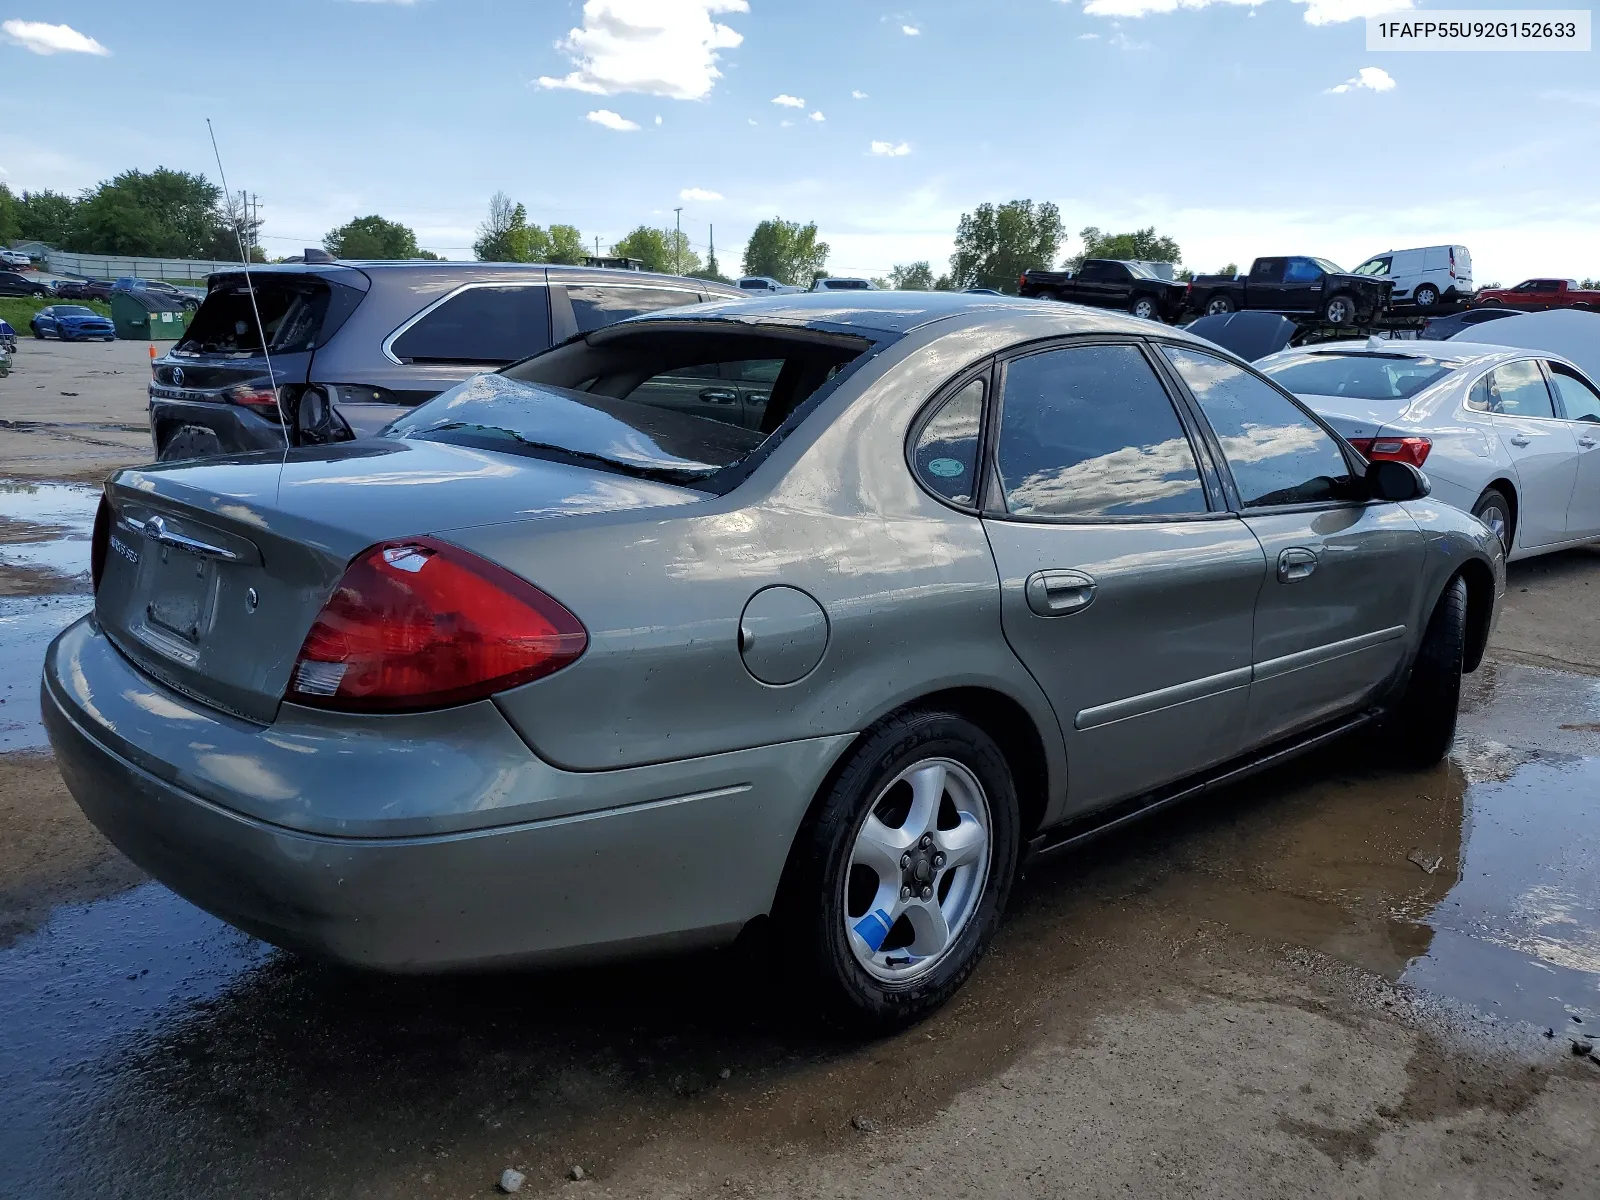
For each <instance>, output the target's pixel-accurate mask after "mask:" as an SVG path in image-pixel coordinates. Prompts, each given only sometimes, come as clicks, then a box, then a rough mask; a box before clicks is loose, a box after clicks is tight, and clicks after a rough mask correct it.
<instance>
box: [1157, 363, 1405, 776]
mask: <svg viewBox="0 0 1600 1200" xmlns="http://www.w3.org/2000/svg"><path fill="white" fill-rule="evenodd" d="M1163 350H1164V351H1165V353H1166V356H1167V358H1168V359H1169V360H1170V361H1171V363H1172V365H1173V367H1174V368H1175V369H1176V370H1177V372H1178V374H1179V376H1181V377H1182V379H1183V381H1184V383H1185V384H1187V385H1188V388H1189V391H1190V392H1191V393H1192V394H1193V396H1194V398H1195V400H1196V401H1197V402H1198V404H1199V406H1200V409H1201V411H1202V412H1204V414H1205V416H1206V420H1207V422H1208V423H1209V424H1210V426H1211V429H1212V431H1213V432H1214V434H1215V436H1216V439H1217V443H1218V446H1219V448H1220V450H1221V453H1222V457H1223V458H1224V460H1225V461H1226V462H1227V465H1228V468H1229V471H1230V474H1231V476H1232V480H1233V484H1234V488H1235V490H1236V492H1237V503H1238V505H1239V510H1240V511H1241V512H1242V513H1243V515H1244V522H1245V524H1246V525H1247V526H1249V528H1250V531H1251V532H1252V533H1253V534H1255V536H1256V538H1257V539H1258V540H1259V542H1260V543H1261V549H1262V551H1263V553H1264V556H1265V559H1266V581H1265V582H1264V583H1263V584H1262V586H1261V596H1260V599H1259V600H1258V601H1257V603H1256V618H1255V637H1254V650H1253V654H1252V658H1253V663H1252V683H1251V687H1250V714H1249V717H1248V719H1247V721H1246V723H1245V734H1244V737H1245V743H1246V746H1247V747H1249V746H1260V745H1264V744H1266V743H1268V742H1273V741H1276V740H1277V739H1279V738H1281V737H1284V736H1286V735H1288V734H1290V733H1293V732H1295V731H1296V730H1298V729H1303V728H1305V727H1307V726H1311V725H1315V724H1317V723H1318V722H1320V721H1323V720H1327V719H1329V718H1331V717H1335V716H1338V715H1340V714H1341V713H1344V712H1347V711H1350V710H1352V709H1355V708H1358V707H1360V706H1361V704H1362V703H1364V702H1365V701H1366V700H1367V699H1369V698H1370V697H1371V695H1372V694H1373V693H1374V692H1375V691H1376V690H1377V689H1378V687H1379V686H1380V685H1381V684H1383V683H1384V682H1385V681H1386V680H1387V679H1388V678H1390V677H1391V676H1392V674H1393V673H1394V672H1395V671H1396V670H1397V669H1398V668H1399V667H1400V665H1401V663H1402V661H1403V659H1404V657H1405V654H1406V650H1407V647H1408V646H1410V645H1411V644H1412V642H1413V641H1414V640H1415V638H1416V636H1417V635H1418V629H1419V623H1420V622H1421V621H1422V620H1425V619H1426V618H1427V615H1428V614H1426V613H1421V614H1419V613H1418V611H1417V582H1418V580H1419V579H1420V578H1421V575H1422V562H1423V558H1424V556H1425V554H1426V546H1425V542H1424V539H1423V535H1422V531H1421V529H1420V528H1419V527H1418V526H1417V523H1416V522H1415V521H1413V520H1412V519H1411V516H1410V514H1409V513H1407V512H1406V511H1405V509H1404V508H1403V507H1402V506H1400V505H1399V504H1387V503H1374V502H1370V501H1367V500H1366V499H1364V497H1363V494H1362V493H1363V491H1364V489H1363V488H1362V487H1361V484H1360V482H1359V481H1358V480H1357V479H1356V478H1355V471H1354V470H1353V469H1352V466H1351V463H1350V462H1349V461H1347V460H1346V458H1345V455H1344V451H1343V450H1341V449H1340V447H1339V443H1338V442H1337V441H1336V440H1335V438H1334V437H1333V435H1332V434H1330V433H1329V432H1328V431H1327V430H1326V429H1325V428H1324V427H1323V426H1322V425H1321V424H1319V423H1318V422H1317V421H1316V420H1314V419H1313V418H1312V417H1311V416H1310V415H1309V414H1308V413H1307V412H1305V411H1304V410H1303V409H1302V408H1301V407H1300V406H1299V405H1298V404H1296V403H1295V402H1294V401H1293V400H1291V399H1290V398H1289V397H1288V396H1287V395H1285V394H1284V393H1283V392H1280V391H1278V389H1277V388H1275V387H1273V386H1272V385H1271V384H1269V383H1267V382H1266V380H1264V379H1262V378H1261V377H1259V376H1257V375H1255V374H1253V373H1252V372H1250V371H1248V370H1246V369H1245V368H1244V367H1242V366H1239V365H1238V364H1236V363H1232V362H1229V361H1228V360H1227V359H1224V358H1221V357H1219V356H1217V355H1214V354H1208V353H1205V352H1203V351H1200V350H1194V349H1190V348H1189V347H1187V346H1184V347H1179V346H1165V347H1163Z"/></svg>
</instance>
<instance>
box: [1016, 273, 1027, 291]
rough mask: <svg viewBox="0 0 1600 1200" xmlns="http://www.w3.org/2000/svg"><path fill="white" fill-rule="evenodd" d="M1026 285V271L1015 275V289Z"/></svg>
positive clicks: (1018, 289) (1020, 288)
mask: <svg viewBox="0 0 1600 1200" xmlns="http://www.w3.org/2000/svg"><path fill="white" fill-rule="evenodd" d="M1027 286H1028V276H1027V273H1026V272H1024V273H1023V274H1021V275H1018V276H1017V291H1019V292H1020V291H1021V290H1022V289H1023V288H1025V287H1027Z"/></svg>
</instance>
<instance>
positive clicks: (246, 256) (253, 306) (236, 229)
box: [206, 117, 289, 450]
mask: <svg viewBox="0 0 1600 1200" xmlns="http://www.w3.org/2000/svg"><path fill="white" fill-rule="evenodd" d="M206 132H207V133H209V134H210V135H211V153H212V154H213V155H215V156H216V159H217V175H218V177H219V178H221V180H222V194H223V195H224V196H230V195H232V194H233V193H231V192H229V191H228V173H227V172H226V171H224V170H223V169H222V151H220V150H218V149H217V131H216V130H215V129H213V128H211V118H210V117H207V118H206ZM229 215H230V216H231V215H232V214H229ZM233 233H234V236H235V237H236V238H238V240H239V261H240V262H241V263H243V264H244V287H245V291H246V292H248V293H249V294H250V311H251V312H252V313H254V314H255V318H256V332H257V333H258V334H260V335H261V357H262V358H264V359H266V360H267V382H268V383H270V384H271V385H272V403H273V406H274V407H275V408H277V410H278V426H279V428H281V429H282V430H283V448H284V449H285V450H287V449H288V448H289V422H288V419H287V418H286V417H285V416H284V415H283V393H282V392H281V391H280V390H279V389H278V377H277V375H275V374H274V373H273V371H272V355H271V353H270V352H269V351H268V350H267V327H266V326H265V325H263V324H262V323H261V306H260V305H259V304H257V303H256V285H255V281H254V280H252V279H251V278H250V251H249V250H248V249H247V248H246V247H245V244H244V226H243V225H241V224H239V223H238V222H234V223H233Z"/></svg>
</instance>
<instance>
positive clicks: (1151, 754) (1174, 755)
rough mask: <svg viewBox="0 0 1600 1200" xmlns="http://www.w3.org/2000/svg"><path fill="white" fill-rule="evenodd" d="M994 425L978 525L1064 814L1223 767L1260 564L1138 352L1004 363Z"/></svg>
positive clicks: (1236, 713) (1206, 462)
mask: <svg viewBox="0 0 1600 1200" xmlns="http://www.w3.org/2000/svg"><path fill="white" fill-rule="evenodd" d="M998 412H999V429H998V432H997V433H996V434H995V435H994V436H993V437H992V438H991V439H990V440H991V444H992V450H991V468H990V470H991V475H992V476H993V479H994V484H993V486H992V487H991V489H990V500H989V503H988V504H987V505H985V508H986V509H987V511H986V513H985V517H984V527H985V529H986V531H987V533H988V536H989V544H990V547H991V548H992V549H993V551H994V557H995V563H996V565H997V566H998V568H999V572H1000V579H1001V584H1002V591H1001V624H1002V628H1003V630H1004V632H1005V636H1006V640H1007V642H1008V643H1009V644H1010V646H1011V648H1012V650H1013V651H1014V652H1015V653H1016V655H1017V657H1018V658H1019V659H1020V660H1021V661H1022V662H1023V664H1024V665H1025V666H1026V667H1027V668H1028V670H1029V671H1030V672H1032V674H1033V676H1034V678H1035V679H1037V680H1038V681H1039V685H1040V687H1041V688H1042V689H1043V690H1044V692H1045V694H1046V695H1047V696H1048V697H1049V698H1050V702H1051V704H1052V705H1053V706H1054V708H1055V711H1056V716H1057V718H1058V719H1059V721H1060V725H1061V730H1062V733H1063V735H1064V737H1065V739H1066V748H1067V763H1068V766H1067V772H1068V781H1067V792H1068V802H1069V805H1070V807H1071V809H1072V811H1073V812H1083V811H1087V810H1090V809H1094V808H1099V807H1102V806H1104V805H1106V804H1110V803H1113V802H1115V801H1117V800H1120V799H1123V798H1125V797H1128V796H1133V795H1137V794H1139V793H1141V792H1145V791H1148V790H1150V789H1152V788H1155V787H1159V786H1160V785H1162V784H1164V783H1169V782H1171V781H1173V780H1176V779H1178V778H1180V777H1182V776H1185V775H1189V774H1191V773H1193V772H1195V771H1197V770H1200V769H1203V768H1205V767H1207V766H1210V765H1212V764H1214V763H1217V762H1220V761H1222V760H1224V759H1227V758H1230V757H1232V756H1233V755H1234V753H1235V752H1236V750H1237V748H1238V745H1239V732H1240V729H1241V726H1242V724H1243V721H1244V717H1245V711H1246V706H1247V704H1248V696H1249V680H1250V649H1251V641H1250V629H1251V618H1252V611H1253V609H1254V607H1255V597H1256V592H1257V591H1258V590H1259V589H1260V587H1261V580H1262V576H1263V574H1264V572H1265V569H1266V568H1265V561H1264V559H1263V558H1262V555H1261V548H1260V546H1259V545H1258V544H1257V542H1256V540H1255V538H1254V537H1253V536H1251V534H1250V531H1249V530H1248V529H1247V528H1245V526H1244V523H1243V522H1241V521H1240V520H1238V519H1237V518H1236V517H1234V516H1232V515H1230V514H1228V513H1226V512H1223V511H1220V509H1221V507H1222V505H1221V497H1220V494H1219V493H1217V492H1216V491H1215V488H1214V486H1212V485H1210V484H1209V483H1208V480H1214V473H1213V469H1212V467H1211V465H1210V459H1209V457H1208V456H1207V455H1206V454H1205V452H1204V451H1203V450H1199V451H1197V449H1196V447H1195V445H1194V443H1193V442H1192V441H1191V436H1190V433H1189V431H1188V429H1187V428H1186V427H1185V424H1184V423H1183V422H1182V421H1181V420H1180V418H1179V415H1178V411H1177V410H1176V409H1175V408H1174V405H1173V402H1172V400H1171V398H1170V397H1169V395H1168V393H1167V390H1166V389H1165V387H1164V386H1163V384H1162V382H1161V380H1160V377H1159V376H1158V374H1157V372H1156V370H1155V369H1154V367H1153V365H1152V363H1151V361H1150V360H1149V359H1148V358H1147V356H1146V351H1145V350H1143V349H1142V348H1141V347H1140V346H1139V345H1136V344H1132V343H1126V342H1102V343H1091V344H1083V343H1079V344H1069V345H1057V346H1053V347H1050V348H1047V349H1044V350H1042V351H1038V352H1035V353H1031V354H1027V355H1024V356H1021V357H1018V358H1014V359H1011V360H1010V361H1009V362H1007V363H1005V364H1004V365H1003V366H1002V367H1001V368H1000V402H999V406H998ZM950 469H951V473H952V475H953V476H955V477H956V478H959V476H957V475H956V471H957V470H958V469H959V468H958V466H953V467H952V468H950Z"/></svg>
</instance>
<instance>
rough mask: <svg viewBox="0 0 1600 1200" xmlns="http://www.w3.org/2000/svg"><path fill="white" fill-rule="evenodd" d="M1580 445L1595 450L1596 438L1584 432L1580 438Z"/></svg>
mask: <svg viewBox="0 0 1600 1200" xmlns="http://www.w3.org/2000/svg"><path fill="white" fill-rule="evenodd" d="M1578 445H1580V446H1582V447H1583V448H1584V449H1585V450H1593V449H1594V448H1595V440H1594V439H1593V438H1592V437H1590V436H1589V435H1588V434H1584V435H1583V436H1582V437H1581V438H1579V439H1578Z"/></svg>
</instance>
